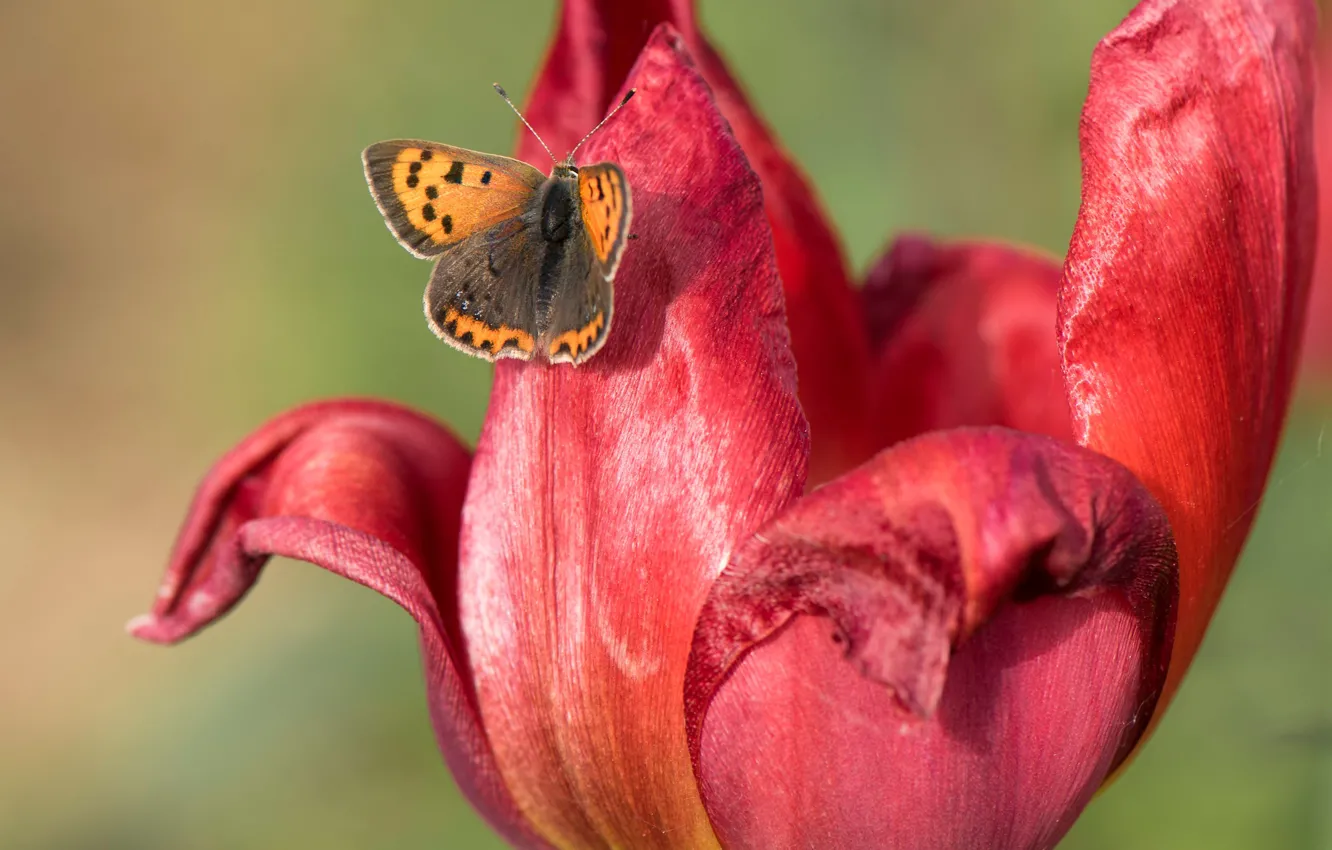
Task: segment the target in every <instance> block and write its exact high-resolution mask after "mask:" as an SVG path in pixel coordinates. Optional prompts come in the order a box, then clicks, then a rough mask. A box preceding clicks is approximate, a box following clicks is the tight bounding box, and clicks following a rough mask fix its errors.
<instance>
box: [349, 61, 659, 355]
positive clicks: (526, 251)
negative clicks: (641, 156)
mask: <svg viewBox="0 0 1332 850" xmlns="http://www.w3.org/2000/svg"><path fill="white" fill-rule="evenodd" d="M495 90H496V91H497V92H499V94H500V97H502V98H504V101H505V102H506V103H508V104H509V106H510V108H512V109H513V111H514V112H517V113H518V117H519V118H520V119H522V122H523V124H525V125H527V128H528V129H529V130H531V129H532V125H530V124H528V123H527V119H526V118H523V115H522V113H521V112H518V108H517V107H515V106H514V105H513V102H512V101H510V100H509V97H508V95H507V94H505V92H504V89H502V88H501V87H500V86H499V85H496V86H495ZM633 94H634V93H633V91H630V92H629V94H627V95H626V96H625V98H624V100H622V101H621V102H620V104H619V106H617V107H616V108H615V110H613V111H612V112H611V113H610V115H607V116H606V118H605V119H604V120H603V121H602V122H601V124H598V125H597V126H596V127H594V128H593V129H592V132H591V133H588V134H587V136H584V137H583V141H587V139H588V138H589V137H590V136H591V135H592V133H595V132H596V131H597V130H598V129H600V128H601V126H602V125H604V124H605V123H606V121H609V120H610V119H611V117H613V116H614V115H615V113H616V112H618V111H619V110H620V108H621V107H623V106H624V105H625V104H626V103H628V102H629V98H630V97H632V96H633ZM532 133H533V135H536V131H535V130H532ZM537 139H538V141H540V139H541V137H540V136H537ZM582 144H583V142H582V141H580V142H579V143H578V145H577V146H575V147H574V149H573V151H571V152H570V153H569V155H568V156H567V157H565V159H564V160H563V161H556V163H555V167H554V170H552V171H551V173H550V176H548V177H547V176H545V175H543V174H542V173H541V172H540V171H538V170H537V169H535V168H533V167H532V166H530V165H528V164H527V163H525V162H520V161H519V160H516V159H510V158H508V157H504V156H495V155H493V154H485V153H477V152H476V151H470V150H465V149H464V148H456V147H451V146H449V145H441V144H437V143H435V142H425V141H417V140H411V139H399V140H395V141H388V142H379V143H377V144H373V145H371V146H370V147H368V148H366V149H365V152H364V153H363V154H362V155H361V160H362V162H363V163H364V166H365V179H366V182H367V183H368V184H369V185H370V193H371V195H373V196H374V199H375V204H376V205H377V206H378V207H379V211H380V213H382V214H383V216H384V220H385V222H386V223H387V224H388V227H389V230H390V231H391V232H392V233H393V235H394V236H395V237H396V238H397V240H398V242H399V244H401V245H402V246H403V247H404V248H406V249H407V250H408V251H410V252H412V253H413V254H415V255H416V256H417V257H420V258H422V259H429V258H438V259H437V260H436V262H435V268H434V271H433V272H432V273H431V275H430V283H429V285H428V286H427V287H426V291H425V314H426V320H427V322H429V324H430V329H431V330H432V331H434V332H435V335H436V336H438V337H439V338H440V339H442V340H444V341H445V342H447V343H448V344H449V345H451V346H453V347H454V348H457V349H459V350H461V351H464V352H466V353H467V354H471V355H474V356H477V357H482V358H484V359H486V360H496V359H498V358H501V357H515V358H518V359H521V360H531V359H532V358H534V357H537V358H544V359H546V360H549V361H550V362H552V363H573V364H574V365H577V364H579V363H583V362H585V361H587V359H588V358H590V357H591V356H592V355H594V354H596V353H597V351H599V350H600V349H601V346H602V345H603V344H605V342H606V338H607V336H608V335H609V333H610V327H611V301H612V295H613V288H612V286H611V281H612V280H614V278H615V270H616V269H617V268H618V267H619V265H620V258H621V255H622V254H623V253H624V247H625V244H626V240H627V239H628V238H629V221H630V216H631V215H632V213H633V203H632V201H631V200H630V194H629V183H628V181H627V180H625V176H624V172H623V171H622V170H621V169H620V167H619V166H618V165H616V164H615V163H613V162H600V163H597V164H596V165H585V166H581V167H579V166H576V165H574V161H573V158H574V154H575V153H577V151H578V148H579V147H581V146H582ZM541 145H542V147H545V148H546V152H547V153H550V148H549V147H546V143H545V142H544V141H542V142H541ZM551 159H552V160H554V159H555V156H554V154H552V155H551Z"/></svg>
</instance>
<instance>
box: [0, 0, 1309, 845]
mask: <svg viewBox="0 0 1332 850" xmlns="http://www.w3.org/2000/svg"><path fill="white" fill-rule="evenodd" d="M1130 5H1131V4H1130V3H1129V2H1128V0H1079V2H1076V3H1071V2H1068V0H936V1H935V2H932V3H918V2H910V0H902V1H901V2H892V0H826V2H820V3H810V2H798V1H797V0H702V3H701V6H702V17H703V20H704V22H705V24H706V26H707V27H708V29H709V30H710V31H711V33H712V34H713V36H714V41H715V43H716V44H717V45H718V46H719V47H720V48H721V49H722V51H723V52H724V53H725V54H726V55H727V56H728V57H729V59H730V61H731V63H732V67H733V69H734V70H735V71H736V72H737V73H738V75H739V76H740V78H741V79H742V80H743V81H744V82H745V83H746V84H747V85H748V88H749V90H750V91H751V93H752V95H753V98H754V100H755V101H756V103H757V105H758V107H759V109H760V110H761V111H762V112H763V114H765V115H766V116H767V118H768V119H770V121H771V122H772V124H773V125H774V126H775V128H776V130H777V132H778V134H779V135H780V136H781V138H782V139H783V140H784V141H785V142H786V144H787V145H788V146H789V148H790V149H791V150H792V152H793V153H794V155H795V157H796V158H797V159H798V160H799V161H800V162H801V163H803V165H804V167H805V168H806V169H807V171H808V173H809V175H810V177H811V178H812V181H813V183H814V184H815V185H816V186H817V187H818V189H819V191H820V193H821V194H822V197H823V198H824V200H825V201H826V204H827V207H828V209H829V211H830V213H831V215H832V217H833V219H834V220H835V221H836V222H837V224H838V226H839V227H840V228H841V230H842V233H843V234H844V238H845V244H846V246H847V249H848V251H849V253H850V256H851V257H852V259H853V261H854V263H855V265H856V267H857V268H861V269H863V268H864V267H865V266H866V265H867V264H868V263H869V262H870V261H871V260H872V259H873V258H874V257H875V256H876V255H877V254H878V252H879V251H880V250H881V249H882V248H883V247H884V245H885V243H886V241H887V240H888V239H889V238H890V236H891V235H893V234H894V233H897V232H900V231H902V230H903V229H920V228H924V229H928V230H931V231H934V232H936V233H940V234H948V235H980V234H988V235H993V236H1001V237H1005V238H1008V239H1013V240H1018V241H1021V242H1026V243H1030V244H1034V245H1037V246H1041V247H1043V248H1045V249H1048V250H1050V251H1052V252H1054V253H1057V254H1062V252H1063V248H1064V246H1066V244H1067V240H1068V236H1069V233H1070V231H1071V228H1072V224H1073V220H1074V215H1075V213H1076V210H1077V202H1078V168H1079V166H1078V149H1077V135H1076V130H1077V120H1078V113H1079V109H1080V107H1081V102H1082V98H1083V95H1084V94H1085V91H1086V85H1087V68H1088V59H1089V56H1090V53H1091V50H1092V47H1093V45H1094V44H1095V42H1096V41H1097V39H1098V38H1100V36H1101V35H1103V34H1104V33H1105V32H1106V31H1108V30H1109V29H1110V28H1111V27H1113V26H1114V25H1115V24H1116V23H1117V22H1118V21H1119V20H1120V19H1121V18H1122V16H1123V15H1124V14H1125V13H1126V12H1127V10H1128V8H1129V7H1130ZM554 15H555V9H554V2H553V0H486V2H474V0H432V2H421V0H410V2H382V1H381V0H284V2H278V3H270V2H266V0H231V2H228V3H224V4H211V3H210V4H205V3H202V2H167V0H141V2H120V3H112V2H108V3H102V2H94V0H84V2H52V3H46V4H40V3H4V4H0V405H2V407H0V542H2V548H0V553H2V554H0V847H2V848H70V850H73V849H74V848H90V850H91V848H98V850H101V849H102V848H108V849H109V850H114V848H125V849H126V850H157V848H162V850H167V848H170V850H189V849H190V848H200V849H201V850H203V848H209V849H210V850H211V848H285V847H316V846H317V847H322V848H328V849H329V850H334V849H335V848H371V847H373V848H423V847H456V848H486V847H495V846H498V842H497V841H496V840H495V839H494V838H493V837H491V836H490V835H489V833H488V832H487V831H486V829H485V827H484V826H483V825H482V824H481V823H480V821H479V820H478V818H477V817H476V816H475V815H473V814H472V813H471V811H470V810H469V809H468V807H467V805H466V804H465V803H463V802H462V801H461V799H460V798H459V797H458V796H457V793H456V791H455V790H454V787H453V785H452V782H451V780H450V778H449V776H448V773H447V771H446V770H445V768H444V766H443V764H442V762H441V760H440V758H439V756H438V754H437V752H436V749H435V746H434V742H433V738H432V735H431V731H430V727H429V721H428V718H427V714H426V707H425V701H424V698H423V689H422V681H421V673H420V669H419V662H418V656H417V651H416V645H415V628H414V625H413V624H412V623H411V622H410V621H409V620H408V618H407V617H406V616H404V615H402V614H401V613H400V612H399V611H398V610H397V609H396V608H394V606H393V605H391V604H390V603H388V602H386V601H384V600H382V599H380V598H378V597H377V596H375V595H374V594H372V593H370V592H368V591H363V590H361V589H359V588H356V587H353V586H351V585H350V584H347V583H344V582H340V581H337V580H334V579H333V578H331V577H329V576H327V575H324V574H321V573H320V572H319V571H318V570H316V569H315V568H313V567H310V566H307V565H304V564H295V563H290V562H281V561H279V562H275V563H274V564H273V565H272V566H271V567H270V569H269V571H268V573H267V574H266V575H265V577H264V579H263V581H262V582H261V583H260V585H259V587H258V588H257V589H256V591H255V592H254V593H253V594H252V596H251V597H250V599H249V600H248V601H247V603H246V604H245V605H243V606H242V607H241V608H240V609H238V610H237V611H236V612H235V613H234V614H233V615H232V616H231V617H229V618H228V619H227V620H226V622H225V623H224V624H223V625H222V626H221V627H219V628H215V629H213V630H210V631H208V632H206V633H204V634H203V635H202V636H200V637H198V638H196V639H194V640H191V641H189V642H188V643H186V644H185V645H183V646H181V647H178V648H175V649H171V650H163V649H160V648H158V647H153V646H147V645H143V644H139V643H136V642H135V641H133V640H131V639H129V638H128V637H126V636H124V634H123V632H122V626H123V624H124V622H125V620H126V619H128V618H129V617H130V616H132V615H134V614H137V613H139V612H141V611H142V610H144V609H145V608H146V606H147V605H148V604H149V603H150V601H151V600H152V597H153V592H154V588H155V584H156V581H157V579H158V576H159V573H160V570H161V568H162V566H163V562H164V557H165V555H166V552H167V550H168V547H169V545H170V542H171V540H172V537H173V535H174V532H175V528H176V524H177V522H178V521H179V520H180V518H181V516H182V513H183V511H184V508H185V504H186V501H187V499H188V497H189V495H190V493H191V491H192V489H193V486H194V484H195V482H196V481H197V480H198V478H199V476H200V475H201V474H202V473H203V472H204V470H205V469H206V468H207V467H208V465H209V464H210V462H211V461H212V460H213V459H214V458H215V457H216V456H217V455H218V454H220V453H221V452H222V451H224V450H225V449H226V448H228V447H229V446H230V445H231V444H232V443H233V442H235V441H236V440H237V439H238V438H239V437H241V436H242V435H244V434H245V433H246V432H247V431H249V430H250V429H251V428H252V427H254V426H255V425H257V424H258V423H259V422H261V421H262V420H263V419H265V418H266V417H267V416H269V415H271V414H273V413H276V412H277V411H279V410H281V409H283V408H286V407H288V406H291V405H293V404H296V403H298V402H301V401H305V400H309V399H313V398H316V397H321V396H330V395H347V394H372V395H376V396H383V397H388V398H394V399H398V400H401V401H404V402H407V403H409V404H412V405H415V406H417V407H420V408H424V409H426V410H428V411H431V412H433V413H434V414H436V415H438V416H440V417H441V418H443V419H444V420H446V421H447V422H449V423H451V424H452V425H453V426H454V427H455V428H456V429H457V430H458V431H459V432H460V433H461V434H462V435H464V437H465V438H467V439H468V440H474V439H475V437H476V434H477V432H478V430H479V427H480V423H481V419H482V416H483V413H484V408H485V401H486V395H487V388H488V385H489V380H490V369H489V367H487V366H486V365H485V364H484V363H482V362H480V361H476V360H472V359H468V358H464V357H462V356H460V355H458V354H457V353H456V352H454V351H452V350H450V349H448V348H447V347H445V346H443V345H441V344H439V343H438V342H437V341H436V340H435V339H434V337H433V336H431V334H430V333H429V331H428V330H427V329H426V327H425V324H424V322H423V320H422V317H421V312H420V293H421V289H422V286H423V285H424V283H425V280H426V277H427V273H428V266H427V265H426V264H424V263H420V262H417V261H414V260H412V259H411V258H410V257H409V256H408V255H407V254H406V252H404V251H402V250H401V249H400V248H399V247H397V245H396V244H395V243H394V242H393V240H392V239H391V238H390V236H389V234H388V233H387V232H386V231H385V229H384V227H383V225H382V224H381V223H380V220H379V216H378V213H377V212H376V211H375V208H374V206H373V204H372V203H371V202H370V198H369V196H368V194H367V192H366V190H365V186H364V184H363V182H362V178H361V173H360V166H359V162H358V160H357V156H358V153H359V151H360V150H361V148H362V147H364V146H365V145H366V144H368V143H370V142H373V141H376V140H378V139H382V138H391V137H398V136H419V137H425V138H433V139H439V140H443V141H447V142H449V143H452V144H458V145H463V146H466V147H471V148H477V149H482V150H491V151H499V152H507V151H509V150H511V149H512V145H513V139H514V133H515V122H514V120H513V117H512V115H511V114H510V113H509V112H508V110H507V109H506V108H505V107H504V105H503V104H502V103H500V101H499V100H498V99H497V98H496V97H495V96H494V94H493V93H492V92H491V89H490V83H491V82H492V81H494V80H500V81H502V82H504V83H505V84H506V85H507V86H508V88H509V90H510V92H512V93H514V94H515V95H516V96H518V99H519V100H520V101H521V96H522V94H523V92H524V91H525V90H526V88H527V86H528V85H529V81H530V80H531V77H532V75H533V73H534V71H535V70H536V67H537V64H538V62H539V61H540V59H541V57H542V54H543V50H544V45H545V40H546V38H547V37H548V35H549V33H550V31H551V28H552V23H553V20H554ZM1330 605H1332V394H1330V393H1327V392H1325V391H1323V392H1320V391H1318V390H1317V389H1316V388H1313V387H1308V388H1306V390H1305V391H1304V392H1303V393H1302V395H1301V397H1300V402H1299V405H1298V409H1297V411H1296V413H1295V415H1294V418H1293V420H1292V424H1291V427H1290V429H1289V432H1288V435H1287V438H1286V441H1285V447H1284V450H1283V452H1282V454H1281V458H1280V461H1279V463H1278V465H1277V468H1276V470H1275V473H1274V475H1273V479H1272V486H1271V488H1270V491H1269V494H1268V497H1267V499H1266V502H1265V503H1264V505H1263V506H1262V508H1261V512H1260V517H1259V521H1258V524H1257V526H1256V528H1255V530H1254V533H1253V536H1252V539H1251V543H1250V545H1249V547H1248V550H1247V552H1246V553H1245V556H1244V560H1243V563H1242V564H1241V565H1240V568H1239V570H1238V571H1237V573H1236V575H1235V578H1234V580H1233V582H1232V584H1231V588H1230V590H1229V592H1228V594H1227V596H1226V598H1225V601H1224V604H1223V605H1222V606H1221V609H1220V612H1219V614H1218V616H1217V618H1216V620H1215V621H1214V625H1213V627H1212V630H1211V633H1210V635H1209V637H1208V640H1207V642H1206V644H1205V646H1204V648H1203V651H1202V653H1201V655H1200V656H1199V657H1198V659H1197V662H1196V663H1195V665H1194V668H1193V672H1192V673H1191V674H1190V676H1189V678H1188V680H1187V682H1186V684H1185V687H1184V689H1183V691H1182V692H1181V693H1180V695H1179V698H1178V700H1177V701H1176V704H1175V706H1174V708H1173V710H1172V711H1171V712H1170V714H1169V715H1168V716H1167V717H1166V719H1165V721H1164V723H1163V724H1162V725H1161V727H1160V730H1159V732H1158V734H1157V735H1156V738H1155V740H1154V741H1153V742H1152V744H1151V745H1150V746H1149V747H1148V748H1147V749H1146V750H1145V752H1144V753H1143V754H1142V756H1141V757H1140V758H1139V759H1138V760H1137V762H1136V763H1135V764H1134V765H1133V766H1132V768H1131V769H1130V770H1129V771H1128V772H1127V774H1126V775H1125V776H1124V777H1123V778H1122V779H1121V780H1120V781H1119V782H1117V783H1116V784H1115V785H1114V786H1112V787H1111V788H1110V789H1109V790H1108V791H1106V792H1105V793H1103V794H1102V795H1101V796H1100V798H1099V799H1098V800H1097V801H1096V802H1095V803H1094V804H1093V805H1092V807H1091V808H1090V810H1089V811H1088V812H1087V814H1086V815H1085V816H1084V817H1083V819H1082V820H1081V821H1080V823H1079V824H1078V825H1077V827H1076V828H1075V829H1074V830H1073V832H1072V834H1071V835H1070V836H1069V837H1068V839H1067V840H1066V842H1065V844H1064V845H1063V846H1064V847H1067V848H1076V849H1077V850H1090V849H1091V848H1126V847H1132V848H1192V847H1207V848H1213V850H1222V848H1258V847H1262V848H1287V847H1289V848H1332V675H1330V672H1329V668H1330V667H1332V618H1329V608H1330Z"/></svg>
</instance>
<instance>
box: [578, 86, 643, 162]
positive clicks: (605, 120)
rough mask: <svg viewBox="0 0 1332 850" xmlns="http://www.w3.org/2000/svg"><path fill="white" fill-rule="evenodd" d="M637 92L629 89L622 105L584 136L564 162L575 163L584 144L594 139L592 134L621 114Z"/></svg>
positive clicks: (621, 102)
mask: <svg viewBox="0 0 1332 850" xmlns="http://www.w3.org/2000/svg"><path fill="white" fill-rule="evenodd" d="M636 91H638V89H629V93H628V94H626V95H625V96H624V100H622V101H620V105H619V106H617V107H615V108H614V109H612V110H611V111H610V115H607V116H606V117H605V118H602V119H601V123H600V124H598V125H597V126H595V127H593V128H592V130H591V131H590V132H589V133H588V134H587V135H586V136H584V137H583V138H582V139H581V140H579V142H578V144H576V145H574V149H573V150H571V151H569V155H568V156H567V157H565V160H564V161H565V162H573V156H574V154H576V153H578V149H579V148H581V147H582V146H583V142H586V141H587V140H588V139H590V138H592V133H595V132H596V131H598V130H600V129H601V128H602V126H604V125H605V123H606V122H607V121H609V120H611V119H612V118H614V117H615V113H617V112H619V111H620V110H621V109H622V108H624V105H625V104H626V103H628V102H629V98H631V97H633V96H634V92H636Z"/></svg>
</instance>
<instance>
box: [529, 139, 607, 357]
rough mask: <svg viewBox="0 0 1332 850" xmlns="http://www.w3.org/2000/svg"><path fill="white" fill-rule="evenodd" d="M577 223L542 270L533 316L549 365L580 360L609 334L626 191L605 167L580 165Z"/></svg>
mask: <svg viewBox="0 0 1332 850" xmlns="http://www.w3.org/2000/svg"><path fill="white" fill-rule="evenodd" d="M577 182H578V186H577V192H578V194H577V213H578V215H577V220H578V221H579V222H581V224H582V227H575V228H573V232H572V233H571V234H570V237H569V240H568V242H567V244H565V245H564V246H563V247H562V250H561V251H560V252H559V254H558V255H556V256H557V258H558V263H557V264H556V265H555V267H554V268H552V269H550V270H549V272H547V269H544V268H543V274H548V277H547V279H546V280H545V281H544V282H543V287H542V288H543V289H544V290H548V291H549V292H550V304H549V308H548V310H546V312H545V313H544V315H542V314H541V313H540V312H539V314H538V315H539V319H538V321H539V323H540V326H541V328H542V330H543V333H542V335H541V337H540V339H539V340H538V344H539V345H540V346H541V348H542V352H543V353H544V354H545V356H546V358H547V359H548V360H550V361H551V362H552V363H573V364H579V363H583V362H585V361H586V360H587V359H588V358H590V357H591V356H592V355H594V354H596V353H597V351H599V350H600V349H601V346H602V345H603V344H604V343H605V342H606V339H607V337H608V336H609V335H610V326H611V314H612V306H613V301H614V289H613V287H612V285H611V279H612V278H613V277H614V276H615V270H616V267H617V266H618V265H619V261H620V255H621V253H622V252H623V251H624V245H625V240H626V239H627V238H628V231H629V213H630V206H629V205H630V201H629V187H628V184H627V183H626V182H625V179H624V173H623V172H621V171H620V169H619V167H618V166H616V165H613V164H611V163H600V164H598V165H589V166H583V167H580V168H579V169H578V177H577Z"/></svg>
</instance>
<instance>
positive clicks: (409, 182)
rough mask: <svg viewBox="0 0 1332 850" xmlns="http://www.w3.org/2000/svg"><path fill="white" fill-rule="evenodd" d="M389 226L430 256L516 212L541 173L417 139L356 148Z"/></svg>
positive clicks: (402, 239) (408, 244)
mask: <svg viewBox="0 0 1332 850" xmlns="http://www.w3.org/2000/svg"><path fill="white" fill-rule="evenodd" d="M361 159H362V162H363V163H364V164H365V179H366V182H367V183H369V184H370V192H371V194H372V195H374V198H375V204H376V205H378V207H379V211H380V212H381V213H383V214H384V220H385V221H386V222H387V223H388V226H389V229H390V230H391V231H392V232H393V235H394V236H396V237H397V239H398V242H400V243H401V244H402V246H403V247H404V248H406V249H407V250H408V251H411V252H412V253H413V254H415V255H416V256H418V257H422V258H425V257H433V256H437V255H438V254H440V253H442V252H443V251H444V250H445V249H447V248H448V247H449V246H451V245H456V244H458V243H460V242H462V241H463V240H465V239H467V238H468V237H470V236H472V235H473V234H475V233H479V232H482V231H484V230H488V229H489V228H491V227H494V226H495V225H497V224H499V223H500V222H502V221H504V220H506V219H510V218H514V217H516V216H518V215H520V214H521V213H522V212H523V210H524V209H526V208H527V206H528V205H529V204H530V202H531V200H532V198H533V197H534V195H535V193H536V190H537V188H538V187H540V186H541V183H542V182H543V181H544V180H545V179H546V178H545V175H543V174H542V173H541V172H540V171H537V170H536V169H535V168H533V167H532V166H530V165H528V164H527V163H525V162H519V161H518V160H516V159H509V158H508V157H503V156H494V155H492V154H484V153H477V152H476V151H469V150H466V149H464V148H455V147H450V146H448V145H440V144H436V143H434V142H424V141H419V140H415V139H399V140H395V141H388V142H379V143H377V144H373V145H371V146H370V147H368V148H366V149H365V152H364V153H363V154H362V155H361Z"/></svg>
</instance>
